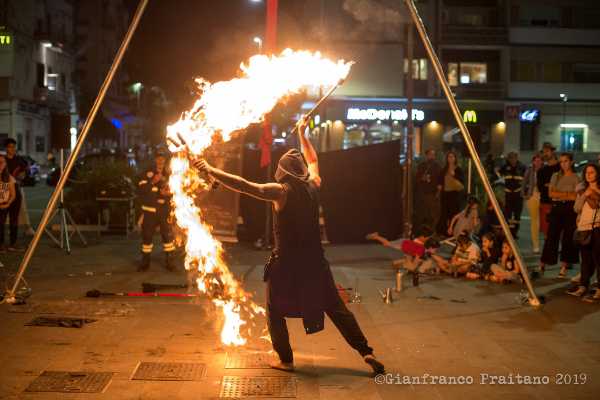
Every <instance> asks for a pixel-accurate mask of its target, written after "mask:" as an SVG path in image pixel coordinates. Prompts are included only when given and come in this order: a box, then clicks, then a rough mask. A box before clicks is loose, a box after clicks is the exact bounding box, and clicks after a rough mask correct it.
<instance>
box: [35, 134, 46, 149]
mask: <svg viewBox="0 0 600 400" xmlns="http://www.w3.org/2000/svg"><path fill="white" fill-rule="evenodd" d="M35 151H36V153H45V152H46V138H45V137H43V136H36V137H35Z"/></svg>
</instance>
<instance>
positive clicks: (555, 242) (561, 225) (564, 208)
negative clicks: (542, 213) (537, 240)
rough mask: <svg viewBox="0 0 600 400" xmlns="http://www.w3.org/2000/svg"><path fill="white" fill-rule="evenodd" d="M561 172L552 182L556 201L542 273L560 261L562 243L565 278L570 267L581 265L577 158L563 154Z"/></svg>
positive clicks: (549, 188)
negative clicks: (577, 230)
mask: <svg viewBox="0 0 600 400" xmlns="http://www.w3.org/2000/svg"><path fill="white" fill-rule="evenodd" d="M559 162H560V171H559V172H555V173H554V174H553V175H552V178H551V179H550V184H549V186H548V195H549V196H550V199H552V211H550V215H549V219H550V221H549V223H550V224H549V226H548V235H547V237H546V240H545V242H544V250H543V251H542V259H541V262H540V273H544V270H545V268H546V265H548V264H550V265H554V264H556V262H557V261H558V249H559V244H560V261H561V265H560V273H559V274H558V276H559V277H561V278H564V277H565V276H566V274H567V268H568V267H569V264H576V263H578V262H579V252H578V249H577V248H576V247H575V244H574V243H573V234H574V233H575V228H576V220H577V214H576V213H575V210H574V208H573V207H574V205H575V198H576V197H577V192H576V190H577V185H578V184H579V177H578V176H577V175H576V174H575V171H574V170H573V155H572V154H571V153H562V154H561V155H560V159H559Z"/></svg>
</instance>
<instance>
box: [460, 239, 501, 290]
mask: <svg viewBox="0 0 600 400" xmlns="http://www.w3.org/2000/svg"><path fill="white" fill-rule="evenodd" d="M499 258H500V251H499V248H498V246H496V237H495V235H494V234H493V233H492V232H488V233H486V234H485V235H483V237H482V238H481V255H480V257H479V263H477V264H476V265H473V267H471V269H470V270H469V272H467V274H466V275H465V277H466V278H467V279H483V278H485V277H487V276H489V275H490V273H491V271H490V269H491V267H492V265H493V264H497V263H498V259H499Z"/></svg>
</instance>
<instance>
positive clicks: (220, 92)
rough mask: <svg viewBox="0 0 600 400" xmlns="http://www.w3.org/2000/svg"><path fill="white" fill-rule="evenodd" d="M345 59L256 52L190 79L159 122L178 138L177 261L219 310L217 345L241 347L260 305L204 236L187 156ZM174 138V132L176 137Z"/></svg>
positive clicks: (207, 233)
mask: <svg viewBox="0 0 600 400" xmlns="http://www.w3.org/2000/svg"><path fill="white" fill-rule="evenodd" d="M351 65H352V63H350V62H344V61H343V60H339V61H331V60H329V59H326V58H324V57H322V55H321V54H320V53H318V52H316V53H311V52H309V51H292V50H290V49H286V50H284V51H283V52H282V53H281V54H280V55H278V56H265V55H256V56H253V57H251V58H250V60H249V61H248V63H247V64H241V66H240V69H241V75H240V77H239V78H234V79H232V80H230V81H222V82H217V83H214V84H211V83H210V82H208V81H206V80H204V79H197V80H196V82H197V83H198V85H199V87H200V89H201V95H200V98H199V99H198V100H196V102H195V104H194V106H193V107H192V108H191V109H190V110H189V111H187V112H185V113H184V114H183V115H182V117H181V119H180V120H179V121H177V122H176V123H174V124H173V125H170V126H168V127H167V138H168V139H171V140H172V141H174V142H175V143H177V142H180V141H181V139H183V140H184V141H185V143H186V150H185V151H183V152H182V151H180V150H181V149H180V148H178V147H177V146H176V145H175V144H173V143H171V144H170V147H169V149H170V150H171V151H172V152H177V153H178V154H177V156H176V157H173V158H172V159H171V176H170V179H169V187H170V188H171V192H172V193H173V203H174V213H175V217H176V219H177V224H178V226H179V227H180V228H181V229H182V231H183V232H184V233H185V236H186V238H185V251H186V256H185V267H186V269H187V270H194V271H197V272H198V278H197V280H196V283H197V285H198V289H199V290H200V291H201V292H202V293H205V294H206V295H207V296H209V298H211V300H212V302H213V303H214V304H215V305H216V306H217V307H218V308H220V309H221V310H222V312H223V314H224V319H225V322H224V326H223V328H222V331H221V341H222V342H223V344H225V345H236V346H239V345H244V344H245V343H246V340H247V338H249V337H252V336H258V335H257V333H259V332H256V331H253V329H255V318H256V316H258V315H260V314H264V312H265V310H264V308H262V307H260V306H259V305H257V304H256V303H255V302H254V301H253V300H252V295H251V294H250V293H248V292H246V291H245V290H244V289H243V288H242V287H241V285H240V284H239V282H238V281H237V280H236V279H235V278H234V277H233V275H232V274H231V272H230V271H229V268H228V267H227V265H226V263H225V262H224V259H223V247H222V245H221V243H220V242H219V241H218V240H216V239H215V238H214V237H213V236H212V234H211V231H212V228H211V227H210V226H209V225H207V224H206V223H205V222H204V221H203V218H202V212H201V210H200V207H199V206H198V205H197V204H196V199H197V197H198V196H201V195H202V192H203V191H206V190H208V189H209V185H208V182H207V181H206V180H205V178H204V177H202V176H200V175H199V174H198V173H197V171H196V170H195V169H194V168H192V166H191V163H190V161H189V160H190V159H192V158H195V157H201V156H202V154H203V152H204V150H205V149H206V148H208V147H209V146H210V145H211V144H212V143H213V142H215V141H221V140H223V141H228V140H229V139H230V138H231V135H232V133H233V132H236V131H240V130H242V129H245V128H247V127H248V126H249V125H250V124H253V123H258V122H261V121H262V120H263V118H264V116H265V114H267V113H268V112H270V111H271V110H272V109H273V108H274V107H275V105H276V104H277V103H278V102H279V101H281V100H282V99H284V98H286V97H288V96H290V95H293V94H296V93H298V92H300V91H301V90H302V89H304V88H306V87H311V86H312V87H318V86H324V87H327V86H333V85H335V84H336V83H338V81H339V80H340V79H344V78H345V77H346V76H347V75H348V73H349V72H350V67H351ZM178 136H179V137H178Z"/></svg>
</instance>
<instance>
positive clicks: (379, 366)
mask: <svg viewBox="0 0 600 400" xmlns="http://www.w3.org/2000/svg"><path fill="white" fill-rule="evenodd" d="M363 359H364V360H365V362H366V363H367V364H369V365H370V366H371V368H373V372H375V373H376V374H378V375H379V374H385V367H384V366H383V363H382V362H381V361H379V360H378V359H376V358H375V356H374V355H373V354H367V355H366V356H364V357H363Z"/></svg>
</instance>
